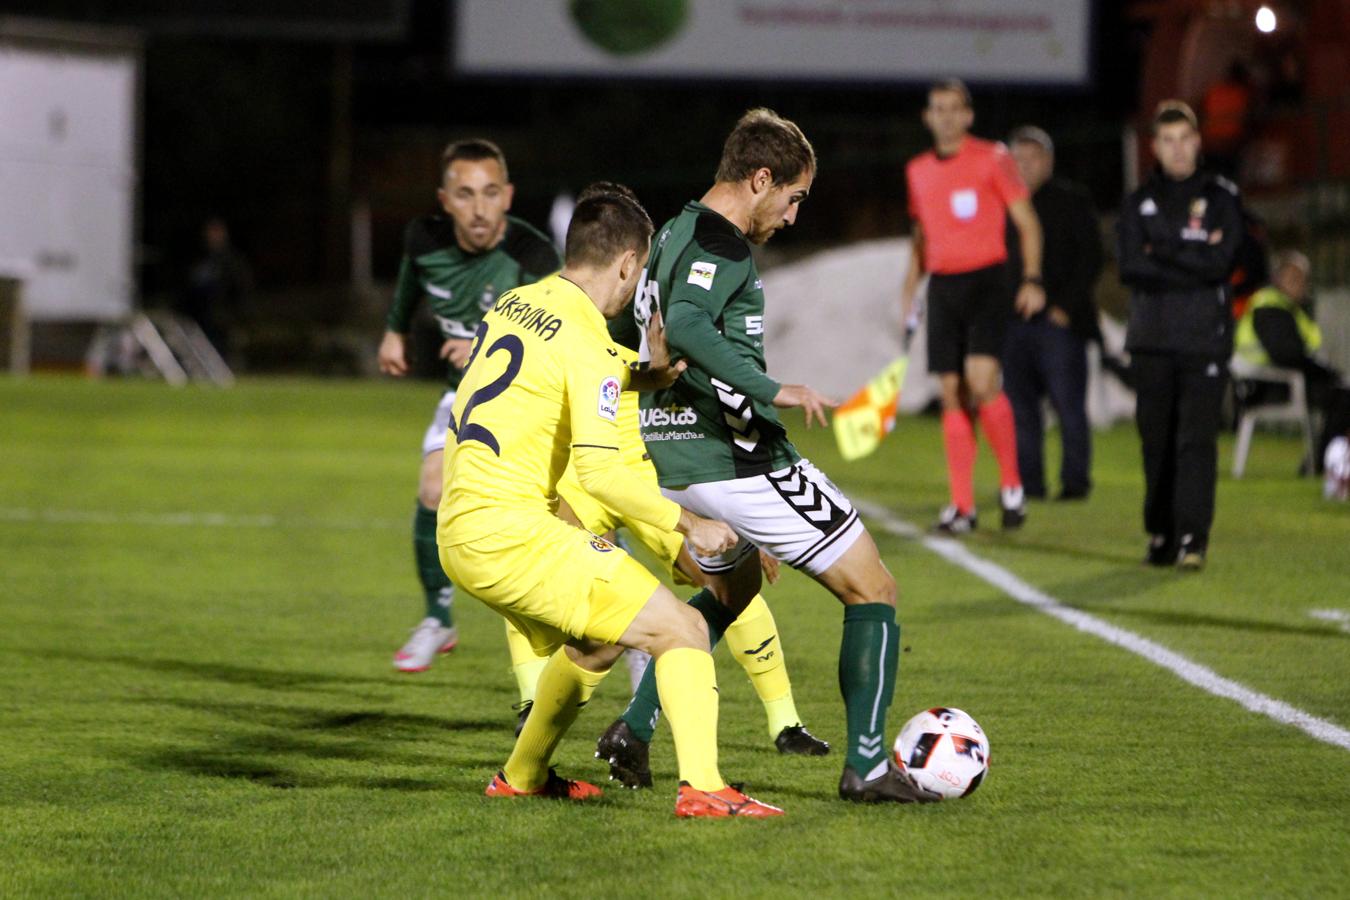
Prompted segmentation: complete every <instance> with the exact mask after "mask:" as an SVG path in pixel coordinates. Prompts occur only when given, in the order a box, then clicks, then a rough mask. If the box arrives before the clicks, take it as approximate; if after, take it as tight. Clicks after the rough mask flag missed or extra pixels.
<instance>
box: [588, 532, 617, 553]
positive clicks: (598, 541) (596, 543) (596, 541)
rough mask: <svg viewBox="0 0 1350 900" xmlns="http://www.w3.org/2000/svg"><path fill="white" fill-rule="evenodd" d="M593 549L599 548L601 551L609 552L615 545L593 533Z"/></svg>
mask: <svg viewBox="0 0 1350 900" xmlns="http://www.w3.org/2000/svg"><path fill="white" fill-rule="evenodd" d="M591 549H593V550H599V551H600V552H601V553H608V552H610V551H611V550H613V549H614V545H613V544H611V543H610V542H609V541H607V540H605V539H604V538H602V537H600V535H598V534H593V535H591Z"/></svg>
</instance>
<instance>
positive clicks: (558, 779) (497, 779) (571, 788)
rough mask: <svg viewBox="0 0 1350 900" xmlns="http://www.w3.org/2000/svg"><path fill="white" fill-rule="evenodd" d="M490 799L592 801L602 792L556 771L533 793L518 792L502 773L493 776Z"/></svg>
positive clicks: (489, 786) (549, 774)
mask: <svg viewBox="0 0 1350 900" xmlns="http://www.w3.org/2000/svg"><path fill="white" fill-rule="evenodd" d="M483 793H484V794H486V795H487V796H489V797H548V798H550V799H553V800H591V799H593V798H595V797H599V796H600V794H601V790H600V789H599V788H598V787H596V786H595V785H593V784H591V783H590V782H586V781H572V780H571V779H568V778H563V777H562V776H561V775H559V774H558V773H557V771H555V770H554V769H549V770H548V781H545V782H544V783H543V785H542V786H540V787H538V788H535V789H534V790H532V791H518V790H516V789H515V788H513V787H511V785H509V784H507V782H506V776H505V775H504V774H502V773H501V772H498V773H497V774H496V775H494V776H492V780H491V781H490V782H488V786H487V790H486V791H484V792H483Z"/></svg>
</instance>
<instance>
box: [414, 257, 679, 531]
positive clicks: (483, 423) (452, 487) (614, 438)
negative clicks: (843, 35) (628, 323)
mask: <svg viewBox="0 0 1350 900" xmlns="http://www.w3.org/2000/svg"><path fill="white" fill-rule="evenodd" d="M628 378H629V369H628V366H627V365H626V364H625V362H624V358H623V357H622V356H621V354H620V351H619V349H618V348H617V347H616V346H615V345H614V343H613V341H612V340H611V339H610V337H609V333H608V331H607V330H606V327H605V319H604V316H602V315H601V314H600V311H599V310H598V309H597V308H596V306H595V304H594V303H593V302H592V301H591V299H590V298H589V297H588V296H587V295H586V294H585V292H583V291H582V290H581V289H580V288H578V287H577V286H576V285H575V284H573V283H572V282H570V281H568V280H567V279H565V278H563V277H562V276H561V275H553V276H550V277H548V278H545V279H544V280H542V281H539V282H536V283H535V284H532V285H527V286H524V287H520V288H516V289H515V290H512V291H508V292H507V293H505V294H503V295H502V296H501V297H499V298H498V299H497V302H496V304H495V305H494V306H493V308H492V309H491V310H490V311H489V312H488V313H487V314H486V315H485V316H483V320H482V322H481V323H480V324H479V326H478V333H477V336H476V338H475V340H474V346H473V349H472V351H471V354H470V357H469V362H468V365H467V366H466V371H465V374H464V380H463V381H462V382H461V384H460V386H459V390H458V392H457V394H456V397H455V403H454V406H453V408H452V410H451V418H450V429H451V431H452V432H453V436H454V440H453V442H451V443H449V444H447V447H446V455H445V477H444V480H443V485H444V487H443V492H442V495H441V505H440V511H439V516H438V530H437V539H438V542H439V543H440V544H441V546H455V545H458V544H462V543H465V542H467V541H470V540H473V539H475V538H479V537H483V536H486V535H491V534H496V533H498V532H501V531H505V530H508V529H511V528H514V527H524V528H528V527H530V523H531V522H534V521H537V517H538V516H540V515H552V511H553V509H554V508H555V504H556V500H555V497H556V492H557V484H558V479H559V478H560V477H561V476H562V473H563V470H564V469H566V467H567V462H568V459H569V458H570V457H571V456H572V454H573V450H574V448H575V449H576V450H577V451H578V453H579V454H580V453H583V452H585V451H586V450H587V449H590V450H597V449H602V450H604V451H612V452H613V453H614V454H615V455H614V458H613V462H614V463H615V464H616V466H617V463H618V451H619V447H620V446H621V429H620V426H619V402H620V396H621V394H622V392H623V390H624V389H625V388H626V387H627V386H628ZM579 458H580V456H579ZM618 468H622V467H621V466H618ZM624 474H627V473H624ZM625 482H626V483H623V484H620V485H617V487H620V488H622V489H623V490H622V496H619V497H614V496H611V497H608V498H607V499H609V500H611V501H613V500H615V499H619V500H621V501H622V500H626V499H632V500H634V501H635V508H636V509H638V510H639V511H641V512H643V513H645V514H647V516H648V517H651V516H652V515H655V517H656V518H659V519H660V520H661V522H662V524H668V525H669V528H670V529H673V528H674V525H675V523H676V522H677V521H678V519H679V507H678V506H676V505H675V504H673V503H671V502H670V501H667V500H664V499H663V498H661V497H660V495H659V494H657V493H656V490H655V488H654V487H651V486H649V485H640V487H641V488H643V490H642V491H641V492H638V493H643V494H646V495H647V496H640V497H635V496H634V493H635V492H634V490H633V485H634V484H636V483H637V482H636V479H632V481H631V482H628V481H627V479H625ZM607 493H608V492H607ZM623 505H625V506H628V504H627V503H624V504H623ZM653 510H656V513H655V514H653V512H652V511H653Z"/></svg>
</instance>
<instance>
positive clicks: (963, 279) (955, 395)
mask: <svg viewBox="0 0 1350 900" xmlns="http://www.w3.org/2000/svg"><path fill="white" fill-rule="evenodd" d="M974 119H975V110H974V108H973V107H972V105H971V100H970V91H969V90H967V89H966V86H965V84H963V83H962V82H960V81H957V80H955V79H952V80H949V81H941V82H938V83H937V84H934V85H933V86H932V87H930V88H929V89H928V106H927V108H926V109H925V110H924V114H923V121H924V124H925V125H927V126H928V130H929V131H931V132H932V133H933V144H934V147H933V149H932V150H930V151H928V152H927V153H923V154H921V155H920V156H917V157H915V158H914V159H912V160H910V161H909V165H908V166H907V167H906V169H905V176H906V180H907V181H908V185H909V213H910V217H911V218H912V219H913V222H914V233H913V258H912V259H911V261H910V266H909V271H908V272H907V273H906V274H905V284H904V287H903V288H902V289H901V293H900V315H901V318H902V320H903V321H904V322H906V323H909V322H910V315H911V310H912V309H913V306H914V295H915V293H916V292H917V291H918V287H919V279H920V278H921V277H922V276H923V274H924V273H925V272H926V273H929V274H930V275H931V276H932V277H931V278H930V279H929V282H928V313H927V316H928V371H930V372H933V373H935V374H936V375H937V376H938V379H939V381H940V382H941V385H942V438H943V443H944V445H945V447H946V451H947V476H948V480H949V482H950V484H951V504H950V505H949V506H947V507H946V508H945V509H943V510H942V514H941V516H940V518H939V519H938V523H937V529H938V530H939V531H943V532H946V533H948V534H965V533H967V532H970V531H972V530H974V528H975V522H976V519H975V483H974V478H975V453H976V443H975V419H976V418H977V417H978V419H979V422H980V424H981V425H982V426H983V427H984V433H985V437H986V438H987V439H988V441H989V445H990V446H991V447H992V448H993V450H994V456H995V457H997V459H998V469H999V486H1000V491H999V506H1000V507H1001V509H1002V513H1003V517H1002V525H1003V527H1004V528H1017V527H1019V526H1020V525H1021V524H1022V523H1023V522H1024V521H1025V520H1026V506H1025V498H1024V496H1023V491H1022V479H1021V477H1020V476H1019V475H1018V471H1017V432H1016V428H1015V427H1014V424H1013V411H1012V405H1011V404H1010V403H1009V402H1008V398H1007V397H1006V396H1005V395H1004V393H1003V388H1002V373H1001V371H1000V369H999V355H1000V353H1001V352H1002V350H1003V334H1004V331H1005V329H1006V328H1007V325H1008V320H1009V319H1010V318H1011V315H1012V310H1013V308H1015V309H1016V311H1017V312H1018V313H1020V314H1021V315H1022V316H1023V317H1024V318H1030V317H1031V316H1033V315H1035V314H1036V313H1038V312H1039V311H1040V310H1041V308H1042V307H1044V306H1045V291H1044V290H1043V289H1042V287H1041V225H1040V222H1039V221H1038V220H1037V219H1036V211H1035V210H1034V209H1033V208H1032V205H1031V200H1030V198H1029V195H1028V193H1027V188H1026V185H1024V184H1023V183H1022V179H1021V177H1020V176H1019V175H1018V174H1017V166H1016V164H1015V163H1014V162H1013V159H1012V156H1011V155H1010V154H1009V153H1008V148H1007V147H1005V146H1003V145H1002V144H998V143H994V142H992V141H984V140H980V139H979V138H976V137H971V136H970V133H969V132H970V125H971V123H972V122H973V121H974ZM1007 217H1011V218H1012V220H1013V225H1014V226H1016V228H1017V233H1018V237H1019V238H1020V240H1021V246H1022V260H1023V264H1024V265H1023V270H1022V271H1023V274H1022V283H1021V286H1020V287H1019V288H1018V289H1017V292H1016V300H1015V301H1013V290H1012V285H1011V284H1010V283H1009V280H1010V276H1009V274H1008V273H1009V268H1008V265H1007V261H1008V250H1007V244H1006V242H1005V241H1004V233H1003V232H1004V227H1005V220H1006V218H1007Z"/></svg>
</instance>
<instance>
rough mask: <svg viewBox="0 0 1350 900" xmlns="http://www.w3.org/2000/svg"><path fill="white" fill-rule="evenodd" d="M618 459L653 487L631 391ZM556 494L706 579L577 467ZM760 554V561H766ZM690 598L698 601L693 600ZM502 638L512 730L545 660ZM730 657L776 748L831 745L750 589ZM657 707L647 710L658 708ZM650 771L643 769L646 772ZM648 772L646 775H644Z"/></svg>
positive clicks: (825, 748)
mask: <svg viewBox="0 0 1350 900" xmlns="http://www.w3.org/2000/svg"><path fill="white" fill-rule="evenodd" d="M618 349H619V352H620V353H621V354H622V355H623V358H624V361H625V362H626V363H628V364H629V365H630V366H631V365H632V364H633V363H635V362H636V360H637V354H636V353H635V352H633V351H631V350H629V349H627V348H626V347H623V346H622V345H619V347H618ZM618 421H619V434H620V437H619V457H620V459H621V460H622V461H623V463H624V465H626V466H627V467H628V468H629V469H631V470H632V471H633V472H634V474H636V475H637V476H638V477H640V478H641V479H642V480H643V481H644V482H645V483H647V484H648V485H650V486H651V487H652V489H653V490H657V489H658V486H657V480H656V468H655V467H654V466H653V465H652V463H651V458H650V457H649V456H648V455H647V452H646V447H645V446H644V445H643V443H642V435H641V433H640V432H639V430H638V403H637V395H636V393H634V392H632V391H625V392H624V394H623V396H622V397H621V398H620V400H619V420H618ZM558 496H559V497H560V498H561V500H562V503H561V505H560V507H559V510H558V515H559V516H560V517H561V518H562V519H563V521H565V522H570V523H572V524H574V525H577V526H579V527H581V528H584V529H586V530H587V531H589V532H591V533H592V534H598V535H604V536H606V537H609V536H611V534H612V532H614V531H615V530H617V529H618V528H619V527H620V526H622V527H624V528H626V529H627V530H628V531H629V533H631V534H632V536H633V537H635V538H637V540H638V541H639V542H640V543H641V544H642V545H643V546H644V547H646V548H647V550H648V551H650V552H651V554H652V555H653V556H655V557H656V558H657V559H659V560H660V561H661V562H662V563H663V564H664V566H665V568H666V571H667V573H668V574H670V576H671V578H672V579H673V580H674V581H675V583H676V584H686V585H693V586H694V587H699V588H701V587H704V586H705V585H706V583H707V578H706V576H705V575H704V574H703V571H702V570H701V569H700V568H699V567H698V565H697V564H695V563H694V561H693V559H691V558H690V556H689V552H688V551H687V550H685V548H684V538H683V537H682V536H681V535H680V534H679V533H678V532H675V531H662V530H660V529H656V528H652V527H651V526H649V525H647V524H645V523H643V522H640V521H632V520H630V519H627V518H625V517H624V516H623V515H622V514H620V513H618V512H616V511H615V510H614V509H612V508H610V507H608V506H606V505H605V504H604V503H601V502H600V501H599V500H596V499H595V498H594V497H592V496H591V495H590V494H588V493H586V491H585V490H584V489H583V488H582V486H581V484H580V482H579V480H578V479H577V473H576V467H575V466H574V465H572V464H569V465H568V467H567V470H566V471H565V472H564V473H563V476H562V478H561V479H560V480H559V481H558ZM766 560H767V562H765V561H766ZM761 562H762V563H764V564H765V566H766V574H767V575H768V578H769V581H770V583H772V582H774V581H776V580H777V578H778V563H777V560H775V559H773V558H772V557H763V556H762V557H761ZM694 602H695V603H697V602H698V599H697V598H695V601H694ZM506 638H507V644H508V645H509V646H510V648H511V666H512V670H513V671H514V672H515V676H516V686H517V688H518V689H519V691H520V702H519V703H518V704H517V707H518V708H519V709H520V719H519V722H518V724H517V728H519V727H520V725H522V724H523V723H524V721H525V719H526V717H527V716H528V715H529V711H530V706H531V704H532V703H533V701H534V686H535V681H536V679H537V678H538V677H539V672H540V670H541V669H542V668H543V666H544V664H545V663H546V662H547V660H546V659H544V658H541V657H539V656H536V655H535V653H534V651H533V650H532V649H531V648H530V643H529V641H527V640H525V638H524V636H523V635H521V634H520V633H519V632H518V631H516V630H515V629H514V628H513V627H512V626H511V623H510V622H509V621H508V622H507V623H506ZM723 640H724V641H725V642H726V644H727V646H728V647H730V648H731V653H732V655H733V656H734V657H735V659H736V661H737V662H738V663H740V664H741V667H742V668H743V669H745V673H746V675H748V676H749V677H750V683H751V684H752V685H754V688H755V693H756V694H758V695H759V699H760V702H761V703H763V704H764V713H765V716H766V717H767V718H768V726H769V738H770V739H771V740H772V741H773V742H774V746H775V747H777V748H778V752H780V753H784V754H794V755H799V756H824V755H826V754H827V753H829V752H830V745H829V744H828V743H827V742H825V741H822V740H820V739H819V738H817V737H816V736H815V735H813V734H811V732H809V731H807V730H806V727H805V726H804V725H803V724H802V719H801V716H800V715H798V713H797V705H796V704H795V703H794V702H793V699H792V682H791V681H790V680H789V679H788V671H787V662H786V660H785V659H784V657H783V648H782V644H781V642H780V640H779V637H778V625H777V623H776V622H775V621H774V618H773V613H772V612H771V611H770V610H769V606H768V604H767V603H765V602H764V598H763V596H760V595H756V596H755V598H754V599H753V600H751V601H750V605H749V606H747V607H746V608H745V610H744V611H743V612H742V613H741V614H740V616H739V617H738V618H737V619H736V621H735V623H733V624H732V626H731V627H730V628H728V629H727V632H726V634H725V635H724V637H723ZM626 656H627V657H628V660H629V666H630V670H631V671H632V673H634V685H633V689H634V690H636V689H637V679H640V678H641V677H642V668H643V667H644V666H645V664H646V661H645V660H644V659H643V658H642V656H641V654H637V653H634V652H633V651H629V652H628V653H627V654H626ZM659 712H660V711H659V710H656V711H654V712H653V714H659ZM649 772H650V770H649ZM649 772H648V777H650V774H649Z"/></svg>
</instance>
